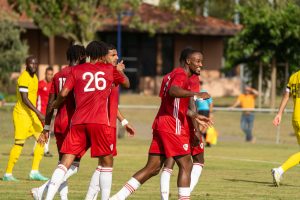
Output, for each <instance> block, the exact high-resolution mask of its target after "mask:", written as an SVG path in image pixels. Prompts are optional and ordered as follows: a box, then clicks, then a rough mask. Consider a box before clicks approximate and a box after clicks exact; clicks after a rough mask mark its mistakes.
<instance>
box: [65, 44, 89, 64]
mask: <svg viewBox="0 0 300 200" xmlns="http://www.w3.org/2000/svg"><path fill="white" fill-rule="evenodd" d="M85 55H86V53H85V48H84V46H82V45H78V44H76V45H71V46H70V47H69V48H68V50H67V60H68V61H69V62H76V61H78V60H79V59H80V58H81V57H84V56H85Z"/></svg>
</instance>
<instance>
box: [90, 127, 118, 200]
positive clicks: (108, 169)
mask: <svg viewBox="0 0 300 200" xmlns="http://www.w3.org/2000/svg"><path fill="white" fill-rule="evenodd" d="M88 132H89V135H90V137H89V138H90V142H91V156H92V157H98V158H99V161H98V167H97V168H96V170H95V172H94V174H93V176H92V178H91V182H90V185H89V189H88V192H87V195H86V198H85V199H88V200H90V199H95V197H96V196H97V194H98V192H99V190H100V188H101V199H108V198H109V195H110V190H111V184H112V171H113V155H112V154H113V149H114V148H113V144H114V143H115V142H114V141H113V136H112V133H113V132H112V129H111V127H109V126H106V125H99V124H89V126H88Z"/></svg>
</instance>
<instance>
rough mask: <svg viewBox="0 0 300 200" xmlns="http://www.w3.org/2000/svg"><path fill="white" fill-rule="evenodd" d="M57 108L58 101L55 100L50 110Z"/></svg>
mask: <svg viewBox="0 0 300 200" xmlns="http://www.w3.org/2000/svg"><path fill="white" fill-rule="evenodd" d="M57 108H58V105H57V103H56V100H54V101H53V102H52V104H51V107H50V110H53V109H57Z"/></svg>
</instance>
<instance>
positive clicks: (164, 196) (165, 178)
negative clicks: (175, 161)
mask: <svg viewBox="0 0 300 200" xmlns="http://www.w3.org/2000/svg"><path fill="white" fill-rule="evenodd" d="M172 172H173V170H172V169H169V168H166V167H165V168H164V169H163V171H162V172H161V176H160V194H161V200H168V199H169V193H170V178H171V175H172Z"/></svg>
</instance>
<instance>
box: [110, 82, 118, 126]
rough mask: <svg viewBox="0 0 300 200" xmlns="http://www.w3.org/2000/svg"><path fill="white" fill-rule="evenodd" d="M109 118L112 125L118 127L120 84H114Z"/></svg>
mask: <svg viewBox="0 0 300 200" xmlns="http://www.w3.org/2000/svg"><path fill="white" fill-rule="evenodd" d="M108 105H109V106H108V109H109V120H110V126H111V127H114V128H115V127H117V114H118V105H119V86H113V87H112V88H111V93H110V95H109V99H108Z"/></svg>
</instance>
